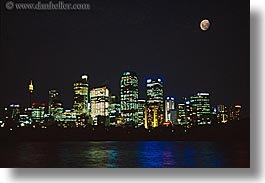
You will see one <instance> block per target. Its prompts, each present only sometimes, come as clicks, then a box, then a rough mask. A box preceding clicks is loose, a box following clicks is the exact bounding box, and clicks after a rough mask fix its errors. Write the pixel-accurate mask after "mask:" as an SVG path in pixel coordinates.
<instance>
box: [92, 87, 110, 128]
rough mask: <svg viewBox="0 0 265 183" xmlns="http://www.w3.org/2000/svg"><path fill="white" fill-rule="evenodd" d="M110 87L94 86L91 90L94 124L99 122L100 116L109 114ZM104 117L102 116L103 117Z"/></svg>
mask: <svg viewBox="0 0 265 183" xmlns="http://www.w3.org/2000/svg"><path fill="white" fill-rule="evenodd" d="M109 100H110V95H109V89H108V88H107V87H106V86H102V87H97V88H93V89H91V91H90V108H91V113H90V115H91V117H92V120H93V122H94V125H97V124H98V118H99V116H101V117H103V116H104V117H108V116H109ZM101 119H102V118H101Z"/></svg>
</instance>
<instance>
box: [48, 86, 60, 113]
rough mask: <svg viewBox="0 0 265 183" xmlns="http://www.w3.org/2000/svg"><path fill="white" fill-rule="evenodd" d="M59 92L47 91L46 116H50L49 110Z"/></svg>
mask: <svg viewBox="0 0 265 183" xmlns="http://www.w3.org/2000/svg"><path fill="white" fill-rule="evenodd" d="M58 96H59V92H58V91H57V90H49V104H48V114H51V108H52V105H53V104H54V101H55V100H58Z"/></svg>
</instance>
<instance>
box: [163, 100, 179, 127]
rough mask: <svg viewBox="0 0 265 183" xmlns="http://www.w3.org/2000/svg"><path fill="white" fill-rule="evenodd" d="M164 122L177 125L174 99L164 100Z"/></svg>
mask: <svg viewBox="0 0 265 183" xmlns="http://www.w3.org/2000/svg"><path fill="white" fill-rule="evenodd" d="M165 121H166V122H172V123H173V124H175V125H176V124H177V116H176V108H175V98H174V97H166V100H165Z"/></svg>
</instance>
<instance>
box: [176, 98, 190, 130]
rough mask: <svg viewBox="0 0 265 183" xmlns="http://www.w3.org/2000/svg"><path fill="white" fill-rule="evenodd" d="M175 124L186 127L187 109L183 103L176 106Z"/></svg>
mask: <svg viewBox="0 0 265 183" xmlns="http://www.w3.org/2000/svg"><path fill="white" fill-rule="evenodd" d="M177 124H178V125H188V124H189V121H188V115H187V108H186V105H185V104H184V103H179V104H177Z"/></svg>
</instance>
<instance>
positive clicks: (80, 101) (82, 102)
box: [73, 75, 89, 116]
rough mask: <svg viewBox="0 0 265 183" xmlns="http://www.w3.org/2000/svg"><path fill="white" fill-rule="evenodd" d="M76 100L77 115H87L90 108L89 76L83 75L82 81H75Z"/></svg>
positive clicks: (74, 104)
mask: <svg viewBox="0 0 265 183" xmlns="http://www.w3.org/2000/svg"><path fill="white" fill-rule="evenodd" d="M73 89H74V102H73V111H74V112H75V113H76V114H77V116H81V115H82V116H87V115H89V114H88V111H89V108H88V102H89V88H88V76H87V75H83V76H82V79H81V80H80V81H76V82H74V88H73Z"/></svg>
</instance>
